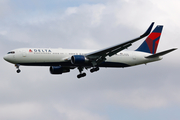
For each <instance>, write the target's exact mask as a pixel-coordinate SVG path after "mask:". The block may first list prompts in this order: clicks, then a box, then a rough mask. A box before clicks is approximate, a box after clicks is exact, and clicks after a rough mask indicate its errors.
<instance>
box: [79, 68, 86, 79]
mask: <svg viewBox="0 0 180 120" xmlns="http://www.w3.org/2000/svg"><path fill="white" fill-rule="evenodd" d="M83 69H84V67H78V70H79V72H80V74H79V75H77V78H81V77H85V76H86V73H82V71H83Z"/></svg>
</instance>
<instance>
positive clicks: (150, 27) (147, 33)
mask: <svg viewBox="0 0 180 120" xmlns="http://www.w3.org/2000/svg"><path fill="white" fill-rule="evenodd" d="M153 25H154V22H152V23H151V25H150V26H149V28H148V29H147V30H146V32H145V33H144V34H142V35H141V36H140V37H142V38H143V37H145V36H148V35H149V34H150V33H151V30H152V27H153Z"/></svg>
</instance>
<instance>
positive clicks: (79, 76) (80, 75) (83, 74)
mask: <svg viewBox="0 0 180 120" xmlns="http://www.w3.org/2000/svg"><path fill="white" fill-rule="evenodd" d="M85 76H86V73H82V74H79V75H77V78H81V77H85Z"/></svg>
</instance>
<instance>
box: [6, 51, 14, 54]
mask: <svg viewBox="0 0 180 120" xmlns="http://www.w3.org/2000/svg"><path fill="white" fill-rule="evenodd" d="M14 53H15V52H14V51H11V52H8V53H7V54H14Z"/></svg>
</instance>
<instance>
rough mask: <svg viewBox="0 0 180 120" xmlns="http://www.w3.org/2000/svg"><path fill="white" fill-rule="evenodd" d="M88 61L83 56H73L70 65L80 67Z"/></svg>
mask: <svg viewBox="0 0 180 120" xmlns="http://www.w3.org/2000/svg"><path fill="white" fill-rule="evenodd" d="M88 61H89V60H88V59H87V58H86V57H85V56H83V55H73V56H72V57H71V63H72V64H74V65H82V64H85V63H86V62H88Z"/></svg>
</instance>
